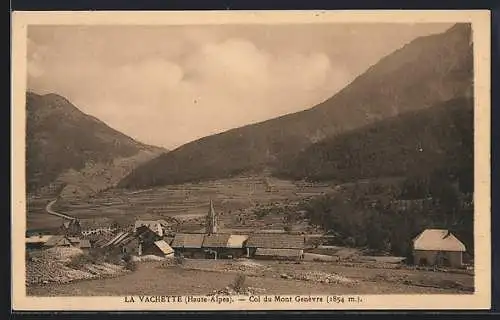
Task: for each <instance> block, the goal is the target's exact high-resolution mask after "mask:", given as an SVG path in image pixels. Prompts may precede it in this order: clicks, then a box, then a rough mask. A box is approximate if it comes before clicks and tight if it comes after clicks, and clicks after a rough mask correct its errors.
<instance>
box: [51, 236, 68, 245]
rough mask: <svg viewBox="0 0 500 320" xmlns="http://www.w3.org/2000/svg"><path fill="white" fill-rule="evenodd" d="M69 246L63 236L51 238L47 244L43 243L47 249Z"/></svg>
mask: <svg viewBox="0 0 500 320" xmlns="http://www.w3.org/2000/svg"><path fill="white" fill-rule="evenodd" d="M64 245H71V242H70V241H69V239H68V238H66V237H64V236H52V237H50V239H49V240H47V242H45V243H44V246H47V247H56V246H64Z"/></svg>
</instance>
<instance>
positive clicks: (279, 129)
mask: <svg viewBox="0 0 500 320" xmlns="http://www.w3.org/2000/svg"><path fill="white" fill-rule="evenodd" d="M273 17H276V18H274V19H273ZM16 22H17V25H16ZM13 30H14V31H13V32H14V35H15V37H14V40H13V46H14V48H15V49H14V51H13V52H14V53H13V63H14V64H13V70H14V71H13V73H14V75H13V88H14V100H13V105H12V112H13V120H12V121H13V126H14V132H13V144H15V146H14V147H13V151H12V152H13V159H15V160H14V162H15V163H14V164H13V186H15V187H13V188H14V189H13V193H14V196H13V203H14V204H15V205H14V206H13V212H12V217H13V218H12V219H13V229H12V230H13V231H12V233H13V234H12V237H13V240H12V243H13V254H14V256H13V284H12V285H13V292H14V293H13V294H14V295H15V296H14V297H13V298H14V302H16V299H17V302H18V305H19V306H20V307H21V308H23V309H32V308H34V309H40V308H41V309H43V308H47V309H58V308H62V309H67V310H69V309H71V308H77V309H87V308H92V309H103V308H119V309H120V310H121V309H130V308H131V309H145V308H146V309H147V308H153V309H165V310H169V309H186V310H187V309H203V308H208V309H249V310H250V309H301V308H311V309H315V308H316V309H339V308H342V309H351V308H364V307H370V308H391V306H392V304H394V306H395V307H397V308H405V307H406V308H408V307H410V308H413V307H415V308H424V307H426V308H431V307H434V308H461V307H463V308H480V307H483V308H488V307H489V304H490V300H489V299H490V287H489V286H490V282H491V280H490V278H489V277H490V262H489V261H490V260H489V259H490V252H489V248H490V234H489V232H490V231H489V230H490V229H489V219H490V207H489V201H490V199H489V197H490V193H489V179H490V178H489V139H490V132H489V120H490V119H489V107H490V105H489V90H490V88H489V41H490V38H489V13H488V12H482V11H478V12H473V11H470V12H468V11H462V12H451V11H450V12H440V13H436V12H434V14H432V12H429V13H426V12H425V11H421V12H414V13H411V12H408V13H404V14H403V13H401V12H397V11H394V12H392V13H386V14H382V13H377V12H371V13H370V12H365V14H361V13H354V12H352V13H348V12H344V13H331V12H330V13H329V12H318V13H313V12H295V13H281V14H280V13H277V12H275V13H271V12H267V13H266V12H262V13H256V12H253V13H248V12H247V13H238V14H236V13H225V14H224V13H215V12H212V13H208V12H206V13H202V12H200V13H191V14H189V13H173V12H170V13H126V14H125V13H123V15H120V13H118V12H117V13H102V12H101V13H69V12H68V13H50V12H48V13H31V14H30V13H24V14H23V13H18V14H17V16H14V26H13ZM16 32H17V33H16ZM16 50H17V51H16ZM16 63H17V64H16ZM22 255H24V257H22ZM481 277H482V278H481ZM108 298H109V299H111V300H110V303H109V304H108V303H107V302H105V301H107V300H106V299H108ZM72 299H73V300H72ZM419 299H420V300H419ZM71 301H74V302H71ZM85 301H87V302H85ZM418 301H422V302H421V303H419V302H418ZM462 302H463V303H462ZM439 303H441V304H439ZM73 304H74V305H73ZM78 304H79V305H78Z"/></svg>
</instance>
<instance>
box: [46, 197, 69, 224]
mask: <svg viewBox="0 0 500 320" xmlns="http://www.w3.org/2000/svg"><path fill="white" fill-rule="evenodd" d="M56 202H57V199H56V200H52V201H51V202H49V203H48V204H47V206H46V207H45V210H46V211H47V213H48V214H51V215H53V216H58V217H61V218H64V219H69V220H75V218H74V217H71V216H68V215H65V214H62V213H59V212H55V211H54V210H52V206H53V205H54V204H55V203H56Z"/></svg>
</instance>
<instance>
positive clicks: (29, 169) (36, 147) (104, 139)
mask: <svg viewBox="0 0 500 320" xmlns="http://www.w3.org/2000/svg"><path fill="white" fill-rule="evenodd" d="M164 151H165V150H163V149H161V148H158V147H153V146H148V145H145V144H142V143H139V142H137V141H135V140H133V139H132V138H130V137H128V136H126V135H124V134H122V133H120V132H118V131H116V130H114V129H112V128H110V127H109V126H107V125H106V124H105V123H103V122H101V121H99V120H98V119H96V118H94V117H92V116H90V115H87V114H84V113H83V112H81V111H80V110H78V109H77V108H76V107H75V106H74V105H73V104H71V102H69V101H68V100H67V99H65V98H63V97H61V96H59V95H57V94H46V95H38V94H36V93H33V92H28V93H27V94H26V187H27V191H28V192H29V193H34V194H38V193H47V192H48V193H58V192H60V191H62V194H63V195H68V196H74V195H77V196H82V195H83V196H84V195H89V194H92V193H94V192H97V191H99V190H102V189H105V188H108V187H110V186H113V185H114V184H116V183H117V182H118V181H119V180H120V179H121V178H122V177H123V176H125V175H127V174H128V173H129V172H130V171H131V170H132V169H133V168H135V167H136V166H137V165H138V164H139V163H143V162H145V161H148V160H150V159H152V158H154V157H155V156H158V155H159V154H161V153H163V152H164Z"/></svg>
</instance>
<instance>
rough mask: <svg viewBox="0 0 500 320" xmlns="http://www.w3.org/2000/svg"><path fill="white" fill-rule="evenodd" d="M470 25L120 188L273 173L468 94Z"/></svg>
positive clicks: (162, 159) (180, 151) (164, 160)
mask: <svg viewBox="0 0 500 320" xmlns="http://www.w3.org/2000/svg"><path fill="white" fill-rule="evenodd" d="M472 80H473V52H472V43H471V27H470V24H457V25H455V26H453V27H452V28H450V29H449V30H447V31H446V32H444V33H441V34H435V35H430V36H425V37H420V38H417V39H415V40H414V41H412V42H410V43H408V44H407V45H405V46H404V47H402V48H401V49H399V50H397V51H395V52H393V53H392V54H390V55H388V56H386V57H384V58H383V59H381V60H380V61H379V62H378V63H376V64H375V65H373V66H372V67H370V68H369V69H368V70H367V71H366V72H365V73H363V74H362V75H360V76H359V77H357V78H356V79H355V80H354V81H353V82H351V83H350V84H349V85H348V86H347V87H345V88H344V89H343V90H341V91H340V92H339V93H337V94H335V95H334V96H333V97H331V98H330V99H328V100H326V101H324V102H323V103H320V104H319V105H317V106H315V107H313V108H311V109H308V110H305V111H301V112H298V113H294V114H289V115H285V116H282V117H279V118H275V119H272V120H268V121H265V122H261V123H257V124H253V125H248V126H245V127H241V128H237V129H233V130H229V131H226V132H224V133H220V134H217V135H212V136H209V137H205V138H202V139H199V140H197V141H194V142H191V143H188V144H186V145H183V146H181V147H179V148H177V149H176V150H173V151H172V152H169V153H167V154H163V155H161V156H159V157H157V158H155V159H154V160H152V161H150V162H148V163H145V164H144V165H141V166H139V167H138V168H137V169H136V170H134V171H133V172H132V173H131V174H130V175H128V176H127V177H126V178H124V179H123V180H122V181H121V182H120V184H119V186H120V187H126V188H143V187H148V186H152V185H165V184H175V183H182V182H187V181H197V180H207V179H218V178H225V177H229V176H232V175H237V174H241V173H248V172H262V171H263V170H266V171H271V172H273V171H274V170H275V169H276V168H278V169H279V167H280V166H281V163H282V162H283V161H284V159H293V158H295V157H296V156H297V155H298V154H299V153H300V152H301V151H303V150H304V149H306V148H307V147H309V146H310V145H311V144H313V143H316V142H318V141H321V140H323V139H325V138H327V137H332V136H335V135H338V134H340V133H342V132H345V131H348V130H353V129H356V128H359V127H362V126H364V125H367V124H369V123H373V122H375V121H379V120H382V119H385V118H388V117H393V116H396V115H398V114H402V113H405V112H409V111H412V110H420V109H424V108H428V107H431V106H433V105H436V104H438V103H440V102H444V101H447V100H450V99H453V98H456V97H459V96H461V95H464V94H466V95H471V94H472V87H473V83H472Z"/></svg>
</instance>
